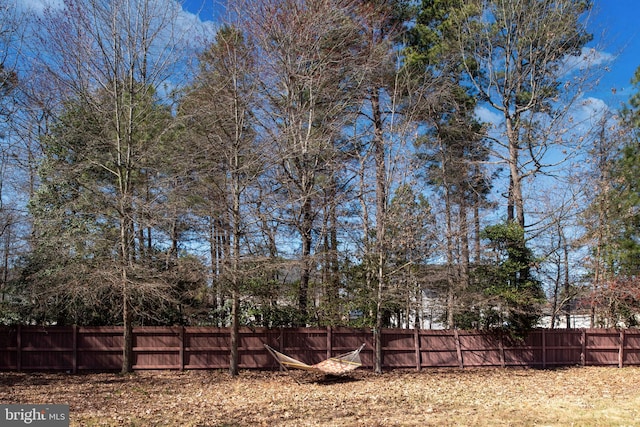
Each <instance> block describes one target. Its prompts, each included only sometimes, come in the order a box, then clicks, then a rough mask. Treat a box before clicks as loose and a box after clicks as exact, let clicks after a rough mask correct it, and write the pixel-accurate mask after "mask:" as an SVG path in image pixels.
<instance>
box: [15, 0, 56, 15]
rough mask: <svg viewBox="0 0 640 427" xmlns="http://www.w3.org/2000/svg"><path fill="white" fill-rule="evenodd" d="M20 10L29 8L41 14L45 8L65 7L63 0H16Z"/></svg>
mask: <svg viewBox="0 0 640 427" xmlns="http://www.w3.org/2000/svg"><path fill="white" fill-rule="evenodd" d="M16 7H17V9H18V10H28V11H31V12H35V13H37V14H41V13H42V12H43V11H44V10H45V9H47V8H51V9H62V8H63V7H64V2H63V0H16Z"/></svg>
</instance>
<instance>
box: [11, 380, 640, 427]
mask: <svg viewBox="0 0 640 427" xmlns="http://www.w3.org/2000/svg"><path fill="white" fill-rule="evenodd" d="M0 403H32V404H46V403H49V404H53V403H65V404H69V405H70V415H71V425H73V426H261V425H264V426H267V425H268V426H271V425H274V426H424V425H438V426H441V425H469V426H500V425H503V426H505V425H526V426H533V425H541V426H569V425H579V426H623V425H624V426H630V425H640V368H624V369H617V368H570V369H558V370H530V369H525V370H514V369H477V370H475V369H474V370H458V369H450V370H449V369H442V370H426V371H422V372H414V371H392V372H389V373H386V374H383V375H374V374H373V373H371V372H369V371H365V370H362V369H361V370H359V371H356V372H355V373H353V374H352V375H351V376H350V377H348V378H342V379H334V378H324V377H318V376H313V375H311V374H306V373H301V374H295V375H294V376H289V375H287V374H286V373H281V372H257V371H247V372H243V373H242V374H241V375H240V376H239V377H238V378H230V377H229V376H228V375H227V374H226V373H225V372H219V371H186V372H176V371H141V372H136V373H134V374H131V375H119V374H104V373H102V374H79V375H69V374H43V373H9V372H1V373H0Z"/></svg>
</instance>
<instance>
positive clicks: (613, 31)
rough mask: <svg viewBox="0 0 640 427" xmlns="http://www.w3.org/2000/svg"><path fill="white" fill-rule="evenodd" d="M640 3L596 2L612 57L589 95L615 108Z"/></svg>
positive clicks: (601, 45)
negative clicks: (596, 85) (598, 82)
mask: <svg viewBox="0 0 640 427" xmlns="http://www.w3.org/2000/svg"><path fill="white" fill-rule="evenodd" d="M225 3H226V2H225V0H186V1H185V2H184V3H183V8H184V10H185V11H187V12H190V13H194V14H198V16H199V17H200V19H201V20H203V21H215V20H216V19H217V18H218V17H220V16H222V15H223V14H224V4H225ZM639 17H640V1H638V0H594V10H593V12H592V16H591V18H590V25H589V27H590V30H591V32H592V33H593V34H594V41H593V42H592V43H591V45H592V47H594V48H595V49H597V50H599V51H602V52H603V53H605V54H607V57H609V56H610V59H611V61H610V63H608V64H607V70H608V71H606V72H605V73H604V75H603V76H602V79H601V81H600V84H599V85H598V87H597V88H594V89H593V90H591V91H590V92H589V94H588V96H591V97H594V98H598V99H601V100H602V101H604V102H605V103H606V104H608V105H609V106H610V107H611V108H616V107H619V106H620V104H621V103H623V102H626V101H627V99H628V98H629V96H630V95H631V93H632V87H631V83H630V81H631V78H632V77H633V73H634V72H635V70H636V68H638V66H640V21H639V19H638V18H639Z"/></svg>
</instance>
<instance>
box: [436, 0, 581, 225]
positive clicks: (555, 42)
mask: <svg viewBox="0 0 640 427" xmlns="http://www.w3.org/2000/svg"><path fill="white" fill-rule="evenodd" d="M457 4H458V7H457V8H456V9H452V10H451V11H450V14H451V18H452V22H451V23H452V26H453V28H454V29H455V30H454V31H451V32H450V34H451V37H450V38H449V39H448V40H447V45H448V47H447V48H448V49H453V50H454V51H455V52H457V54H458V55H459V57H460V58H461V63H462V65H463V66H464V69H465V71H466V77H467V79H468V82H469V83H470V84H471V85H472V87H473V89H474V90H475V92H476V93H477V97H478V98H479V99H480V100H481V101H482V103H483V105H486V106H488V107H489V108H491V109H493V110H495V111H496V112H497V113H498V114H500V115H501V116H502V119H503V126H504V128H503V130H504V138H502V137H499V138H496V139H495V142H496V144H497V145H498V146H499V147H502V148H503V150H501V151H497V152H496V154H497V155H498V156H499V157H500V158H501V159H502V161H503V162H504V164H505V166H506V167H507V168H508V172H509V184H508V206H507V219H508V220H510V221H511V220H513V221H515V222H516V223H517V224H519V225H520V226H521V227H526V225H527V224H526V222H525V199H524V194H523V182H524V179H525V178H527V177H534V176H535V175H537V174H538V173H540V172H543V171H544V170H545V168H547V167H549V166H551V164H552V163H556V162H557V161H558V159H557V158H555V159H550V158H549V157H548V156H547V154H548V153H549V152H550V151H551V150H552V148H553V146H554V145H556V144H560V143H562V140H563V137H564V135H565V133H566V122H567V119H568V112H569V107H570V106H571V105H572V103H573V101H574V100H575V99H576V98H577V97H578V96H579V94H580V91H579V90H578V89H579V88H580V87H581V84H580V79H581V78H582V77H581V76H576V78H575V79H571V78H570V77H569V76H570V73H571V72H572V71H574V70H571V69H570V68H569V67H568V62H567V61H566V60H567V58H568V57H570V56H582V54H583V51H582V49H583V48H584V46H585V44H586V43H587V42H589V41H590V40H591V35H590V34H589V33H588V32H587V30H586V22H585V14H586V13H587V12H588V11H589V8H590V6H591V2H589V1H584V0H515V1H502V0H463V1H460V2H457ZM532 17H535V18H532ZM586 56H588V55H586ZM574 76H575V75H574ZM563 83H564V84H563Z"/></svg>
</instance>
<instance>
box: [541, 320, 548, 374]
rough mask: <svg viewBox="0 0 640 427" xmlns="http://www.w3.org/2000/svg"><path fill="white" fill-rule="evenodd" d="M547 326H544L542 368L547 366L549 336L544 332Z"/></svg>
mask: <svg viewBox="0 0 640 427" xmlns="http://www.w3.org/2000/svg"><path fill="white" fill-rule="evenodd" d="M544 331H546V329H545V328H542V369H545V368H546V367H547V336H546V334H545V333H544Z"/></svg>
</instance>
